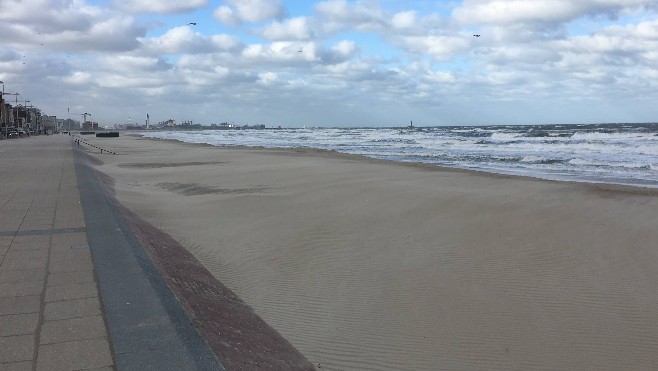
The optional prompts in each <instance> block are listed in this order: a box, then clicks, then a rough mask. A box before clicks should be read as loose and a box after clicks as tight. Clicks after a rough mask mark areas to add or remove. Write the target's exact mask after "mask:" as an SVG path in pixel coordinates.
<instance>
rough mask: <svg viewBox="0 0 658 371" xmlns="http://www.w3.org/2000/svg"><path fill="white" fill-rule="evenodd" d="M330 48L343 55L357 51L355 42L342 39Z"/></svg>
mask: <svg viewBox="0 0 658 371" xmlns="http://www.w3.org/2000/svg"><path fill="white" fill-rule="evenodd" d="M331 50H332V51H333V52H335V53H337V54H340V55H343V56H345V57H347V56H351V55H353V54H354V53H355V52H356V51H357V47H356V44H355V43H354V41H351V40H343V41H341V42H339V43H338V44H336V45H334V46H332V47H331Z"/></svg>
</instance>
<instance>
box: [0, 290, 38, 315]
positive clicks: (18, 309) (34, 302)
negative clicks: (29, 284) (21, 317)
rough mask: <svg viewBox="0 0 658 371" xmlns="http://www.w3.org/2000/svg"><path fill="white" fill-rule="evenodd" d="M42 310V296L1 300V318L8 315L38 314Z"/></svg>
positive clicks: (13, 297)
mask: <svg viewBox="0 0 658 371" xmlns="http://www.w3.org/2000/svg"><path fill="white" fill-rule="evenodd" d="M40 310H41V297H40V296H36V295H35V296H12V297H8V298H2V300H0V316H4V315H7V314H24V313H38V312H39V311H40Z"/></svg>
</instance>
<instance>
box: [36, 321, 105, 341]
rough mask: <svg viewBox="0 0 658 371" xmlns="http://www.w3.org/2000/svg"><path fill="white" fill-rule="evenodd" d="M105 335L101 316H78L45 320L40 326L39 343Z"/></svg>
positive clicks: (86, 338)
mask: <svg viewBox="0 0 658 371" xmlns="http://www.w3.org/2000/svg"><path fill="white" fill-rule="evenodd" d="M103 337H107V331H106V328H105V322H103V317H101V316H93V317H79V318H70V319H63V320H57V321H46V322H44V323H43V325H42V326H41V335H40V340H39V341H40V344H52V343H63V342H69V341H76V340H89V339H96V338H103Z"/></svg>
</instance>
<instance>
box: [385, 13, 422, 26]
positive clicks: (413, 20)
mask: <svg viewBox="0 0 658 371" xmlns="http://www.w3.org/2000/svg"><path fill="white" fill-rule="evenodd" d="M417 22H418V20H417V13H416V12H415V11H413V10H410V11H406V12H400V13H396V14H395V15H393V19H392V20H391V24H392V25H393V27H394V28H396V29H405V28H412V27H414V26H415V25H416V24H417Z"/></svg>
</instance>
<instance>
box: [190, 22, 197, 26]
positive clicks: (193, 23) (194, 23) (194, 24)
mask: <svg viewBox="0 0 658 371" xmlns="http://www.w3.org/2000/svg"><path fill="white" fill-rule="evenodd" d="M188 24H191V25H192V26H196V22H190V23H188Z"/></svg>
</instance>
